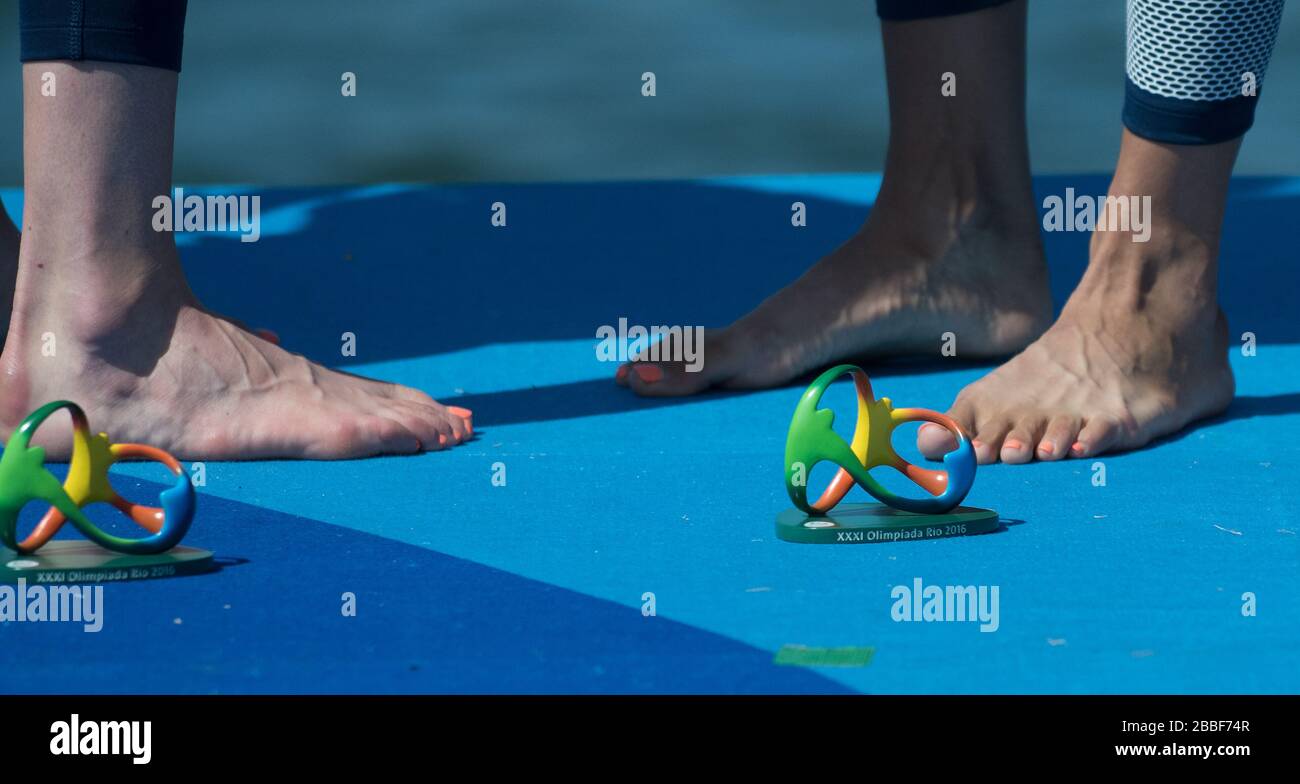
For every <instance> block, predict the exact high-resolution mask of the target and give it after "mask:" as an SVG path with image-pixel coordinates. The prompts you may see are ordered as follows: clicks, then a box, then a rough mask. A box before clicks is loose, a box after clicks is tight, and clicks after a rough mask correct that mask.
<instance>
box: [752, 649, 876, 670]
mask: <svg viewBox="0 0 1300 784" xmlns="http://www.w3.org/2000/svg"><path fill="white" fill-rule="evenodd" d="M875 655H876V649H875V648H857V647H847V648H810V647H808V646H807V645H782V646H781V650H779V651H777V652H776V657H775V658H773V659H772V661H773V662H774V663H775V664H784V665H787V666H791V667H866V666H867V665H868V664H870V663H871V657H873V656H875Z"/></svg>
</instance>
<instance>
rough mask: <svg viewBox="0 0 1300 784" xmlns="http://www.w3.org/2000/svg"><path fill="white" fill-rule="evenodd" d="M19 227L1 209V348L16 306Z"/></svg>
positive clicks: (1, 208) (0, 208)
mask: <svg viewBox="0 0 1300 784" xmlns="http://www.w3.org/2000/svg"><path fill="white" fill-rule="evenodd" d="M18 239H19V235H18V227H17V226H14V222H13V221H12V220H10V219H9V215H8V214H7V213H6V212H5V211H4V208H3V207H0V347H3V346H4V338H5V333H6V331H7V330H8V329H9V314H10V310H11V308H12V307H13V304H14V280H15V278H17V277H18Z"/></svg>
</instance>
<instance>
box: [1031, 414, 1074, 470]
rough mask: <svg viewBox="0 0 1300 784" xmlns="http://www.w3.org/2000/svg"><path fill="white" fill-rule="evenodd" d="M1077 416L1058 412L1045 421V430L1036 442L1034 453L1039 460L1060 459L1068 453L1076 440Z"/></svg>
mask: <svg viewBox="0 0 1300 784" xmlns="http://www.w3.org/2000/svg"><path fill="white" fill-rule="evenodd" d="M1078 435H1079V418H1078V417H1076V416H1070V415H1063V414H1058V415H1057V416H1054V417H1052V419H1051V421H1049V422H1048V423H1047V430H1045V431H1044V432H1043V438H1042V440H1040V441H1039V442H1038V449H1037V450H1036V453H1037V455H1038V459H1039V460H1060V459H1061V458H1063V457H1065V456H1066V455H1067V454H1069V453H1070V447H1071V446H1072V445H1073V444H1074V442H1075V441H1076V440H1078Z"/></svg>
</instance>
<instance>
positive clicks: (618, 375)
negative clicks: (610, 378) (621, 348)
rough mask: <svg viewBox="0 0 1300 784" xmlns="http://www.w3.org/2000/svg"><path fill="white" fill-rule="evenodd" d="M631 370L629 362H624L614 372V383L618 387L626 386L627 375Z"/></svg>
mask: <svg viewBox="0 0 1300 784" xmlns="http://www.w3.org/2000/svg"><path fill="white" fill-rule="evenodd" d="M631 370H632V363H631V362H624V363H623V364H621V365H619V366H618V370H616V371H614V383H615V384H618V385H619V386H620V387H625V386H627V374H628V372H630V371H631Z"/></svg>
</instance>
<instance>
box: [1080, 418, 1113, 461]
mask: <svg viewBox="0 0 1300 784" xmlns="http://www.w3.org/2000/svg"><path fill="white" fill-rule="evenodd" d="M1121 432H1122V429H1121V427H1120V423H1119V420H1118V419H1116V418H1115V417H1112V416H1097V417H1092V418H1091V419H1089V420H1088V422H1087V423H1086V424H1085V425H1084V426H1083V429H1082V430H1080V431H1079V438H1078V440H1076V441H1075V442H1074V444H1073V445H1072V446H1071V447H1070V455H1071V456H1073V457H1095V456H1097V455H1100V454H1102V453H1104V452H1106V451H1107V450H1108V449H1110V448H1111V447H1113V446H1115V444H1116V442H1117V441H1118V440H1119V436H1120V434H1121Z"/></svg>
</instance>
